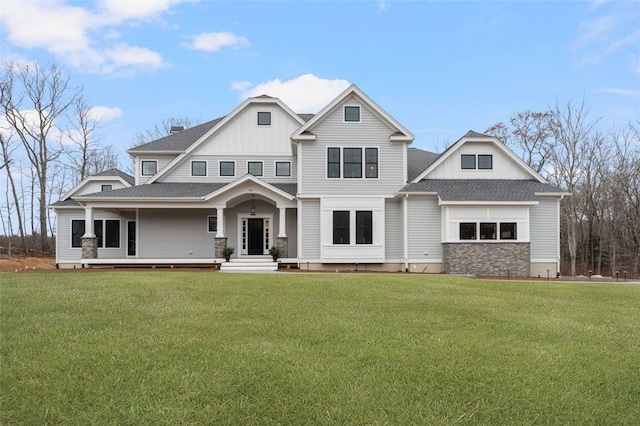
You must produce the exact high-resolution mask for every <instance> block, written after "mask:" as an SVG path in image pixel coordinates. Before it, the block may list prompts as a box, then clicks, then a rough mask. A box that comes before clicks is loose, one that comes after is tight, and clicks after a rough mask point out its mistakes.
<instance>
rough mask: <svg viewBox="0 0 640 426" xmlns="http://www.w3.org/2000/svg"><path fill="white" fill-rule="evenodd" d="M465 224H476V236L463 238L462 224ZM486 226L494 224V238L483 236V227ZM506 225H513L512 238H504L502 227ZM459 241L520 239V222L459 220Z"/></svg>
mask: <svg viewBox="0 0 640 426" xmlns="http://www.w3.org/2000/svg"><path fill="white" fill-rule="evenodd" d="M463 225H473V226H474V238H462V226H463ZM483 225H484V226H486V225H493V226H494V231H495V234H494V237H493V238H483V236H482V227H483ZM506 225H510V226H513V237H512V238H511V237H510V238H502V227H503V226H506ZM458 241H463V242H467V241H477V242H490V241H497V242H500V241H504V242H507V241H518V222H517V221H511V222H507V221H505V222H498V221H495V222H487V221H483V222H480V221H476V222H458Z"/></svg>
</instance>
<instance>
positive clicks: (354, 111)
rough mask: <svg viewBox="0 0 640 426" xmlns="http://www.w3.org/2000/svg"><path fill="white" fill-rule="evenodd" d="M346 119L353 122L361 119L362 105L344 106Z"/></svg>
mask: <svg viewBox="0 0 640 426" xmlns="http://www.w3.org/2000/svg"><path fill="white" fill-rule="evenodd" d="M344 121H351V122H357V121H360V107H359V106H345V107H344Z"/></svg>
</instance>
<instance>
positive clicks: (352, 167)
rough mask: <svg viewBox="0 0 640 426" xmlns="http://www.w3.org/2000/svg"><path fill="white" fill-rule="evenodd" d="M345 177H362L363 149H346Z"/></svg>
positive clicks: (344, 152)
mask: <svg viewBox="0 0 640 426" xmlns="http://www.w3.org/2000/svg"><path fill="white" fill-rule="evenodd" d="M343 154H344V162H343V169H344V177H346V178H361V177H362V148H344V151H343Z"/></svg>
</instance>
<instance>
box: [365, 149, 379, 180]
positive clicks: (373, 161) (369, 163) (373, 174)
mask: <svg viewBox="0 0 640 426" xmlns="http://www.w3.org/2000/svg"><path fill="white" fill-rule="evenodd" d="M364 155H365V161H366V164H365V169H366V177H367V178H377V177H378V148H367V149H365V154H364Z"/></svg>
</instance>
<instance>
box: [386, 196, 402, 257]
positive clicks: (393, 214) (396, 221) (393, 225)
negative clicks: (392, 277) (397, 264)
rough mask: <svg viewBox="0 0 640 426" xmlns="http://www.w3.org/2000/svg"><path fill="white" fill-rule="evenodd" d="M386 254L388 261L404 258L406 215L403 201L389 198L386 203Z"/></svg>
mask: <svg viewBox="0 0 640 426" xmlns="http://www.w3.org/2000/svg"><path fill="white" fill-rule="evenodd" d="M385 234H386V235H385V256H386V258H387V261H393V260H402V259H403V258H404V238H403V234H404V215H403V212H402V201H400V200H395V199H389V200H386V203H385Z"/></svg>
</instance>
